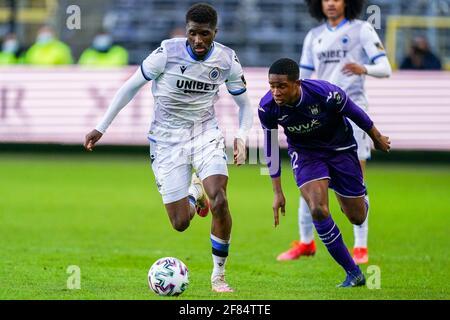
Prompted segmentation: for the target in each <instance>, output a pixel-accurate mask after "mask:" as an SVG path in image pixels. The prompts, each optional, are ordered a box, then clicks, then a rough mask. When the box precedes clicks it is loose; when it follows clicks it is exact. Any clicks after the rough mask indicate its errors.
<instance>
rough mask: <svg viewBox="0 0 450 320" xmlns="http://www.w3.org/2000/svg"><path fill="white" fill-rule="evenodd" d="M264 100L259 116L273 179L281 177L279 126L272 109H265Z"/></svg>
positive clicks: (266, 158)
mask: <svg viewBox="0 0 450 320" xmlns="http://www.w3.org/2000/svg"><path fill="white" fill-rule="evenodd" d="M263 100H264V98H263ZM263 100H261V102H260V104H259V107H258V116H259V121H260V122H261V126H262V128H263V133H264V159H265V161H266V165H267V167H268V169H269V175H270V176H271V177H272V178H276V177H279V176H280V175H281V158H280V148H279V145H278V124H277V122H276V121H275V119H274V117H273V116H272V115H271V114H270V109H268V108H264V103H263Z"/></svg>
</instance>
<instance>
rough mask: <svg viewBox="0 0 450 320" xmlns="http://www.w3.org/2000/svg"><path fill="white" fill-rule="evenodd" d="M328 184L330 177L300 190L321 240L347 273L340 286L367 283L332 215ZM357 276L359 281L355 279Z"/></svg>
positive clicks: (308, 184)
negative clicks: (329, 204)
mask: <svg viewBox="0 0 450 320" xmlns="http://www.w3.org/2000/svg"><path fill="white" fill-rule="evenodd" d="M328 184H329V181H328V179H323V180H316V181H311V182H309V183H306V184H304V185H303V186H302V187H301V188H300V190H301V192H302V195H303V197H304V198H305V200H306V202H307V203H308V206H309V208H310V209H311V215H312V217H313V222H314V226H315V227H316V230H317V234H318V236H319V238H320V240H322V242H323V244H324V245H325V246H326V247H327V249H328V252H329V253H330V254H331V256H332V257H333V258H334V260H335V261H336V262H337V263H338V264H339V265H340V266H341V267H342V268H343V269H344V270H345V272H346V274H347V277H346V280H345V281H344V282H343V283H342V284H341V285H340V286H341V287H353V286H357V285H363V284H364V283H365V282H364V276H363V275H362V273H361V270H360V269H359V267H358V266H357V265H356V264H355V262H354V261H353V259H352V257H351V256H350V253H349V252H348V250H347V247H346V245H345V243H344V239H343V237H342V235H341V232H340V230H339V228H338V226H337V225H336V223H335V222H334V221H333V218H332V217H331V214H330V211H329V207H328ZM358 277H359V278H358ZM361 277H362V278H361ZM355 278H357V280H358V281H354V279H355Z"/></svg>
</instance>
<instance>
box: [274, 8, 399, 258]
mask: <svg viewBox="0 0 450 320" xmlns="http://www.w3.org/2000/svg"><path fill="white" fill-rule="evenodd" d="M305 2H306V4H307V6H308V9H309V12H310V14H311V16H312V17H313V18H316V19H317V20H318V21H320V22H324V23H322V24H320V25H319V26H317V27H315V28H312V29H311V30H310V31H309V32H308V34H307V35H306V37H305V39H304V41H303V49H302V55H301V58H300V78H301V79H309V78H311V76H312V74H313V73H315V75H316V77H317V79H320V80H326V81H329V82H331V83H332V84H335V85H337V86H339V87H340V88H342V89H343V90H344V91H345V92H346V93H347V95H348V96H349V97H350V98H351V99H352V100H353V101H354V102H355V103H356V104H357V105H358V106H359V107H361V108H363V110H364V111H366V112H367V110H368V107H369V101H368V97H367V94H366V89H365V78H366V77H367V76H369V77H375V78H386V77H389V76H390V75H391V72H392V70H391V66H390V64H389V60H388V58H387V57H386V51H385V49H384V47H383V44H382V42H381V40H380V37H379V36H378V34H377V32H376V31H375V29H374V27H373V26H372V25H371V24H370V23H369V22H367V21H363V20H359V19H357V18H358V16H360V15H361V13H362V11H363V9H364V2H365V0H305ZM350 124H351V125H352V127H353V135H354V136H355V140H356V143H357V144H358V150H357V151H358V158H359V161H360V164H361V168H362V171H363V177H364V175H365V168H366V162H367V161H368V160H369V159H370V157H371V141H370V138H369V137H368V136H367V134H366V133H365V132H364V131H363V130H361V129H360V128H359V127H358V126H357V125H355V124H354V123H353V122H351V121H350ZM366 201H367V202H369V195H368V194H366ZM298 221H299V224H298V226H299V231H300V232H299V234H300V239H299V240H300V241H298V240H294V241H293V242H292V247H291V248H290V249H289V250H287V251H284V252H282V253H281V254H279V255H278V256H277V260H278V261H286V260H294V259H298V258H300V257H301V256H311V255H314V254H315V252H316V245H315V241H314V225H313V222H312V217H311V213H310V210H309V208H308V205H307V204H306V202H305V200H304V199H303V198H302V197H300V201H299V208H298ZM368 233H369V213H368V216H367V219H366V221H364V223H363V224H361V225H359V226H357V225H354V226H353V234H354V239H355V241H354V244H353V260H355V262H356V263H358V264H364V263H368V261H369V248H368Z"/></svg>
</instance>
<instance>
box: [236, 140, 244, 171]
mask: <svg viewBox="0 0 450 320" xmlns="http://www.w3.org/2000/svg"><path fill="white" fill-rule="evenodd" d="M246 158H247V150H246V149H245V142H244V140H242V139H241V138H235V139H234V164H236V165H238V166H240V165H242V164H245V160H246Z"/></svg>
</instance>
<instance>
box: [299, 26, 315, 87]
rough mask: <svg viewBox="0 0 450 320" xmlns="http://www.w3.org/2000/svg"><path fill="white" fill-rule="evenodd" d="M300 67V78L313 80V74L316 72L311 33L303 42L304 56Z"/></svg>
mask: <svg viewBox="0 0 450 320" xmlns="http://www.w3.org/2000/svg"><path fill="white" fill-rule="evenodd" d="M299 66H300V78H301V79H309V78H311V76H312V74H313V72H314V71H315V68H314V59H313V52H312V34H311V31H310V32H308V34H307V35H306V37H305V40H304V41H303V48H302V56H301V58H300V63H299Z"/></svg>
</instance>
